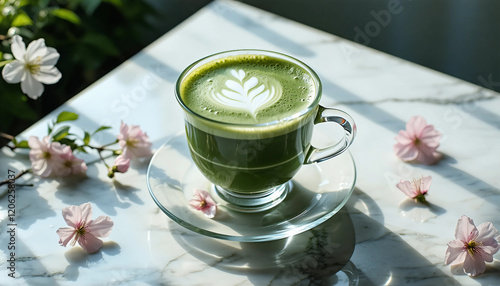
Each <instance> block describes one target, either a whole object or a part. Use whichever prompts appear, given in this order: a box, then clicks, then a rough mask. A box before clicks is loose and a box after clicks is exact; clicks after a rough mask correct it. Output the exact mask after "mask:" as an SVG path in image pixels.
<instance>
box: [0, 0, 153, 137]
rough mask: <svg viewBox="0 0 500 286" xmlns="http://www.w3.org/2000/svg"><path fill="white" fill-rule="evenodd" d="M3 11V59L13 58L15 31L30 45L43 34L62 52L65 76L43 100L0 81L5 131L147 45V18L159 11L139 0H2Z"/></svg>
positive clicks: (48, 88)
mask: <svg viewBox="0 0 500 286" xmlns="http://www.w3.org/2000/svg"><path fill="white" fill-rule="evenodd" d="M0 11H1V14H0V40H1V41H2V45H1V46H0V60H9V59H12V54H11V50H10V39H11V38H12V36H14V35H20V36H21V37H22V38H23V40H24V42H25V43H26V45H28V43H30V42H31V41H33V40H36V39H39V38H44V39H45V42H46V44H47V46H49V47H54V48H56V49H57V51H58V52H59V54H60V55H61V57H60V59H59V61H58V63H57V65H56V66H57V68H58V69H59V70H60V71H61V73H62V75H63V76H62V78H61V80H60V81H59V82H58V83H56V84H54V85H46V86H45V92H44V93H43V95H42V96H41V97H40V98H39V99H38V100H31V99H29V98H28V97H27V96H26V95H24V94H23V93H22V92H21V88H20V86H19V84H8V83H6V82H5V81H3V80H2V81H0V90H1V95H0V130H2V131H4V132H6V133H9V134H14V135H15V134H17V133H19V132H20V131H22V130H23V129H24V128H26V127H27V125H30V124H31V123H33V122H34V121H36V120H38V119H39V118H41V117H42V116H44V115H45V114H47V113H48V112H50V111H52V110H53V109H55V108H56V107H58V106H59V105H61V104H62V103H64V102H65V101H66V100H67V99H68V98H70V97H71V96H73V95H75V94H76V93H78V92H79V91H80V90H82V89H83V88H85V87H86V86H88V85H89V84H90V83H92V82H93V81H95V80H96V79H98V78H99V77H101V76H102V75H103V74H105V73H106V72H108V71H109V70H110V69H112V68H113V67H114V66H116V65H118V64H119V63H120V62H122V61H124V60H125V59H127V58H128V57H130V56H131V55H133V54H134V53H136V52H137V51H138V50H140V49H141V48H142V47H143V46H144V45H146V44H147V43H146V42H147V41H148V39H147V37H146V36H145V35H144V34H143V33H142V31H144V30H147V29H145V28H147V26H148V23H147V21H146V17H145V16H146V15H151V14H153V12H154V11H153V9H152V7H151V6H149V5H148V4H147V3H145V2H143V1H134V0H0Z"/></svg>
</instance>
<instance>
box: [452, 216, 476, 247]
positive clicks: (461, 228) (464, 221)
mask: <svg viewBox="0 0 500 286" xmlns="http://www.w3.org/2000/svg"><path fill="white" fill-rule="evenodd" d="M476 231H477V229H476V226H475V225H474V221H473V220H472V219H471V218H469V217H467V216H465V215H463V216H462V217H461V218H459V219H458V222H457V227H456V228H455V238H456V239H459V240H461V241H463V242H465V243H468V242H469V241H470V235H471V233H472V232H476Z"/></svg>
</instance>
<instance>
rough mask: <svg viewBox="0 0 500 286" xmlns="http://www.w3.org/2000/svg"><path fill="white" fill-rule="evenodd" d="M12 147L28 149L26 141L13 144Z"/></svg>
mask: <svg viewBox="0 0 500 286" xmlns="http://www.w3.org/2000/svg"><path fill="white" fill-rule="evenodd" d="M14 145H15V146H16V147H17V148H28V149H29V148H30V146H29V145H28V141H26V140H23V141H21V142H15V143H14Z"/></svg>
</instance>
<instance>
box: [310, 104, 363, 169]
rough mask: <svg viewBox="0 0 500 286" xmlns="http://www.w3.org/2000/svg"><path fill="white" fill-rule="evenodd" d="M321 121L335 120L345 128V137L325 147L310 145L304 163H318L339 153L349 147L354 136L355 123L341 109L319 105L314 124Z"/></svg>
mask: <svg viewBox="0 0 500 286" xmlns="http://www.w3.org/2000/svg"><path fill="white" fill-rule="evenodd" d="M323 122H335V123H337V124H339V125H340V126H342V128H344V130H345V137H344V139H343V140H341V141H339V142H338V143H336V144H334V145H331V146H328V147H326V148H316V147H314V146H312V145H311V147H310V149H309V151H308V152H307V155H306V159H305V162H304V164H311V163H318V162H322V161H325V160H328V159H330V158H333V157H335V156H337V155H340V154H341V153H342V152H344V151H345V150H347V148H349V146H350V145H351V144H352V141H353V140H354V137H355V136H356V123H354V120H353V119H352V117H351V116H350V115H349V114H347V113H345V112H344V111H342V110H339V109H335V108H325V107H323V106H321V105H320V106H319V110H318V114H317V115H316V119H315V121H314V124H315V125H316V124H319V123H323Z"/></svg>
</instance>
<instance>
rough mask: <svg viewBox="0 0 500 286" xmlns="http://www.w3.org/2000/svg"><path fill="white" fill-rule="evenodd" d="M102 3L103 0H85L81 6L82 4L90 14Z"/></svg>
mask: <svg viewBox="0 0 500 286" xmlns="http://www.w3.org/2000/svg"><path fill="white" fill-rule="evenodd" d="M100 4H101V0H84V1H82V2H80V6H82V8H83V10H85V13H86V14H87V15H88V16H91V15H92V14H94V11H95V9H97V7H99V5H100Z"/></svg>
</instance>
